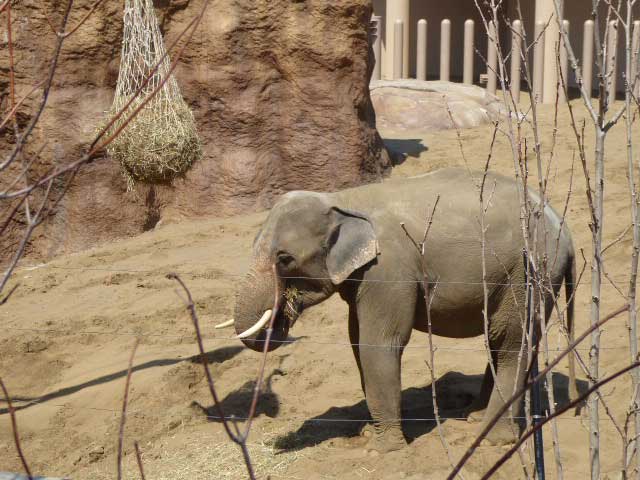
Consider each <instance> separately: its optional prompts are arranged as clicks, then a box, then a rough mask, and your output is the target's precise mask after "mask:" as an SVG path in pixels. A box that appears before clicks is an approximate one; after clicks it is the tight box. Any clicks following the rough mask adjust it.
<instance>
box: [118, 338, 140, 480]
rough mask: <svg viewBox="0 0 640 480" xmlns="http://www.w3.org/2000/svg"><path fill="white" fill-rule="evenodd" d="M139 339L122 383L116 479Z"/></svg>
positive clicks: (120, 473)
mask: <svg viewBox="0 0 640 480" xmlns="http://www.w3.org/2000/svg"><path fill="white" fill-rule="evenodd" d="M139 344H140V339H139V338H137V339H136V341H135V343H134V344H133V348H132V349H131V355H129V365H128V367H127V379H126V381H125V384H124V396H123V398H122V415H121V416H120V430H119V433H118V454H117V462H118V463H117V466H118V477H117V478H118V480H121V479H122V449H123V445H124V426H125V423H126V422H127V404H128V402H129V385H130V384H131V373H132V372H133V370H132V368H133V357H134V356H135V354H136V350H137V349H138V345H139Z"/></svg>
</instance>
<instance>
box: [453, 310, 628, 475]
mask: <svg viewBox="0 0 640 480" xmlns="http://www.w3.org/2000/svg"><path fill="white" fill-rule="evenodd" d="M628 309H629V305H628V304H625V305H623V306H622V307H620V308H618V309H617V310H615V311H613V312H612V313H610V314H609V315H607V316H606V317H604V318H602V319H601V320H599V321H598V322H597V323H596V324H593V325H591V326H590V327H589V328H587V329H586V330H585V331H584V332H583V333H582V334H581V335H580V336H579V337H578V338H576V340H575V341H574V342H573V343H571V344H570V345H569V346H568V347H567V348H565V349H564V350H563V351H562V352H561V353H560V354H558V356H556V358H555V359H554V360H553V361H552V362H550V363H549V365H548V366H547V367H546V368H545V369H544V370H542V371H541V372H540V373H538V375H537V376H536V377H535V378H533V379H530V380H528V381H527V382H525V385H524V386H522V387H521V388H520V389H519V390H518V391H517V392H516V393H514V394H513V396H512V397H511V398H510V399H508V400H507V401H506V402H505V403H504V404H503V405H502V406H501V407H500V409H499V410H498V411H497V412H496V414H495V415H494V416H493V418H492V419H491V420H490V421H489V422H487V424H486V426H485V427H484V428H483V429H482V431H481V432H480V434H479V435H478V436H477V437H476V439H475V440H474V441H473V443H472V444H471V446H470V447H469V448H468V449H467V451H466V452H465V454H464V455H463V456H462V458H461V459H460V460H459V461H458V463H457V464H456V466H455V468H454V469H453V471H452V472H451V473H450V474H449V476H448V477H447V480H453V479H454V478H455V476H456V475H457V473H458V472H459V471H460V469H461V468H462V467H463V466H464V464H465V463H467V461H468V460H469V458H470V457H471V455H473V453H474V452H475V451H476V449H477V448H478V446H480V443H481V442H482V440H484V439H485V438H486V436H487V434H488V433H489V431H490V430H491V429H492V428H493V427H494V425H495V424H496V423H497V422H498V421H499V420H500V418H501V417H502V415H503V414H504V413H505V412H506V411H507V410H508V409H509V408H510V406H511V405H512V404H513V403H514V402H516V401H517V400H518V399H519V398H520V397H521V396H522V395H523V394H524V392H525V391H526V390H527V389H529V388H530V387H531V386H532V385H533V384H534V383H535V382H538V381H540V380H541V379H543V378H544V377H545V375H546V374H547V372H549V371H551V369H552V368H554V367H555V366H556V365H557V364H558V363H560V360H562V359H563V358H564V357H566V356H567V355H568V354H569V353H571V352H572V351H573V350H574V349H575V347H576V346H577V345H579V344H580V342H582V340H584V339H585V338H586V337H587V336H588V335H589V334H590V333H591V332H593V331H594V330H595V329H597V328H600V327H601V326H602V325H604V324H605V323H606V322H608V321H609V320H611V319H612V318H615V317H617V316H618V315H620V314H621V313H623V312H626V311H627V310H628Z"/></svg>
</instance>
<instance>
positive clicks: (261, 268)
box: [235, 192, 378, 351]
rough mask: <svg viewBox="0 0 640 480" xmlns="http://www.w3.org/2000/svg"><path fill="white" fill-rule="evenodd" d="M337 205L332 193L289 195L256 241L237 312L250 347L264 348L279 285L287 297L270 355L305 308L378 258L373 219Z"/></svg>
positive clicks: (237, 325)
mask: <svg viewBox="0 0 640 480" xmlns="http://www.w3.org/2000/svg"><path fill="white" fill-rule="evenodd" d="M332 202H333V200H332V197H331V196H329V195H326V194H319V193H312V192H291V193H288V194H286V195H284V196H283V197H282V198H281V199H280V200H279V201H278V202H277V203H276V205H275V206H274V207H273V209H272V210H271V212H270V214H269V216H268V217H267V219H266V221H265V223H264V224H263V226H262V229H261V231H260V232H259V233H258V235H257V236H256V238H255V240H254V245H253V262H252V266H251V268H250V270H249V272H248V273H247V275H246V277H245V278H244V280H243V281H242V282H241V284H240V286H239V288H238V290H237V293H236V307H235V329H236V332H237V333H238V334H239V337H240V338H242V341H243V342H244V344H245V345H247V346H248V347H249V348H251V349H253V350H257V351H261V350H262V349H263V348H264V340H265V338H266V326H267V325H268V324H269V319H270V314H271V310H272V309H273V308H274V300H275V293H274V292H275V282H276V281H277V282H280V285H279V286H280V289H279V291H280V292H282V295H283V298H282V299H281V302H280V303H281V305H282V307H281V308H280V309H279V311H278V314H277V316H276V318H275V322H274V328H273V333H272V337H271V339H272V340H273V342H272V343H270V346H269V349H270V350H273V349H275V348H277V347H278V346H279V345H281V344H282V341H283V340H285V339H286V338H287V335H288V332H289V328H290V327H291V326H292V325H293V324H294V323H295V321H296V320H297V318H298V316H299V315H300V314H301V313H302V311H303V310H304V309H305V308H307V307H310V306H312V305H315V304H317V303H319V302H321V301H323V300H325V299H327V298H328V297H329V296H331V295H332V294H333V293H334V292H335V291H336V289H337V287H338V286H339V285H340V284H341V283H342V282H344V281H345V280H346V279H347V278H348V277H349V276H350V275H351V274H352V273H353V272H354V271H355V270H357V269H358V268H361V267H363V266H364V265H366V264H368V263H369V262H371V261H372V260H374V259H375V258H376V255H377V253H378V248H377V241H376V236H375V232H374V229H373V225H372V224H371V222H370V220H369V219H368V218H367V217H366V216H365V215H362V214H360V213H357V212H352V211H349V210H346V209H343V208H340V207H338V206H337V205H334V204H333V203H332ZM274 265H275V270H276V271H277V275H274Z"/></svg>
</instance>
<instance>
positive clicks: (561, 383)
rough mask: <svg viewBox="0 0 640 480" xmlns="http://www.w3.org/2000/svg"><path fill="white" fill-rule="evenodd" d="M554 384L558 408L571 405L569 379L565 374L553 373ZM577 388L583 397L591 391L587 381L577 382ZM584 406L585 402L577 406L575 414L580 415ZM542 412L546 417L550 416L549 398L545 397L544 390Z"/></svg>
mask: <svg viewBox="0 0 640 480" xmlns="http://www.w3.org/2000/svg"><path fill="white" fill-rule="evenodd" d="M552 382H553V398H554V400H555V402H556V406H557V407H562V406H563V405H565V404H567V403H569V377H568V376H566V375H564V374H563V373H559V372H553V375H552ZM577 388H578V394H579V395H582V394H584V393H585V392H586V391H587V390H588V389H589V382H587V381H586V380H579V379H578V380H577ZM583 406H584V402H582V403H580V404H578V405H577V407H576V409H575V414H576V415H578V414H579V413H580V410H581V409H582V407H583ZM542 412H543V413H544V414H545V415H548V414H549V397H548V396H547V395H544V390H543V393H542Z"/></svg>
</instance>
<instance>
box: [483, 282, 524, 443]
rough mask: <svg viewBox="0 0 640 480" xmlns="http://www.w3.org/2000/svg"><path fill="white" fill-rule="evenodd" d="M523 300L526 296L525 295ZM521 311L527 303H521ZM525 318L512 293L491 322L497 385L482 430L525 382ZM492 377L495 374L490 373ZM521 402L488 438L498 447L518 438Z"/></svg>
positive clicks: (500, 421)
mask: <svg viewBox="0 0 640 480" xmlns="http://www.w3.org/2000/svg"><path fill="white" fill-rule="evenodd" d="M522 297H524V295H522ZM521 305H522V307H521V308H523V306H524V302H522V303H521ZM523 340H524V338H523V329H522V315H521V311H520V310H519V307H518V306H517V305H516V302H515V299H514V295H513V294H512V292H506V293H505V294H504V298H503V299H502V301H501V302H500V304H499V305H498V308H497V309H496V311H495V312H494V313H493V314H492V315H491V317H490V319H489V347H490V348H491V350H492V358H493V359H494V367H495V373H496V378H495V380H496V381H495V383H494V386H493V390H492V391H491V396H490V398H489V404H488V405H487V409H486V411H485V414H484V418H483V421H482V426H481V428H484V426H485V425H486V424H487V423H488V421H490V420H491V419H492V418H493V417H494V416H495V415H496V414H497V413H498V411H499V410H500V409H501V408H502V407H503V405H504V404H505V402H506V401H507V400H508V399H509V398H511V396H512V395H513V394H514V392H515V390H516V389H517V388H520V387H521V386H522V384H523V381H524V372H525V370H526V351H525V350H524V349H521V346H522V344H523ZM488 373H489V374H490V375H493V372H491V371H489V372H488ZM521 407H522V402H521V401H517V402H515V403H514V404H513V406H512V407H511V408H510V409H509V410H507V412H506V413H505V414H504V415H503V416H502V418H501V419H500V420H499V421H498V423H497V424H496V425H495V426H494V427H493V428H492V429H491V431H490V432H489V434H488V435H487V441H488V442H489V443H493V444H496V445H504V444H506V443H511V442H514V441H515V440H516V439H517V438H518V436H519V422H517V421H516V419H517V418H518V417H520V416H521V409H522V408H521Z"/></svg>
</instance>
